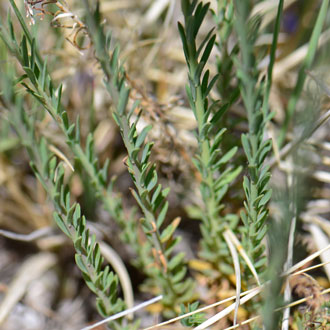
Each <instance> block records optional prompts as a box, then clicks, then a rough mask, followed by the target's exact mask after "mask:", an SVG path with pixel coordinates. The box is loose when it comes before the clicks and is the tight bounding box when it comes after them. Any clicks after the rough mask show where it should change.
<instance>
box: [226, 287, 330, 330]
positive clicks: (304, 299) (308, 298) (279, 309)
mask: <svg viewBox="0 0 330 330" xmlns="http://www.w3.org/2000/svg"><path fill="white" fill-rule="evenodd" d="M329 292H330V289H326V290H323V291H322V292H321V295H325V294H327V293H329ZM313 298H314V296H313V295H311V296H309V297H306V298H303V299H299V300H296V301H294V302H292V303H291V304H288V305H286V306H283V307H281V308H278V309H277V310H276V311H275V312H278V311H281V310H283V309H285V308H290V307H294V306H297V305H300V304H302V303H304V302H306V301H308V300H310V299H313ZM260 318H261V316H260V315H258V316H255V317H252V318H250V319H248V320H246V321H244V322H241V323H240V324H237V325H236V326H232V327H229V328H225V329H223V330H233V329H237V328H239V327H241V326H242V325H245V324H249V323H251V322H253V321H256V320H258V319H260Z"/></svg>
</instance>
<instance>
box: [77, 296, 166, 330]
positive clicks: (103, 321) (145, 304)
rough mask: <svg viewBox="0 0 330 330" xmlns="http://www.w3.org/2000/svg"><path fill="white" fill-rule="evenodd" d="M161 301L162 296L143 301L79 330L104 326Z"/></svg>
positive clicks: (89, 329)
mask: <svg viewBox="0 0 330 330" xmlns="http://www.w3.org/2000/svg"><path fill="white" fill-rule="evenodd" d="M162 299H163V296H157V297H155V298H152V299H150V300H148V301H145V302H144V303H142V304H140V305H137V306H135V307H133V308H130V309H127V310H125V311H122V312H120V313H117V314H115V315H112V316H110V317H108V318H106V319H104V320H102V321H100V322H97V323H95V324H93V325H91V326H88V327H85V328H83V329H81V330H91V329H95V328H96V327H98V326H100V325H102V324H104V323H108V322H111V321H113V320H116V319H119V318H121V317H124V316H126V315H130V314H132V313H134V312H136V311H137V310H139V309H142V308H145V307H147V306H149V305H151V304H154V303H156V302H157V301H159V300H162Z"/></svg>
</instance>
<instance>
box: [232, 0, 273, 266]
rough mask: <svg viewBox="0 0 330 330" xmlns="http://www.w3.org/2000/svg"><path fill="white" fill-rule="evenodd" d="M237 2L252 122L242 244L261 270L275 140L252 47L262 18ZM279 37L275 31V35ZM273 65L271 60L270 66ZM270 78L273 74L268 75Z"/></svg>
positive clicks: (240, 66)
mask: <svg viewBox="0 0 330 330" xmlns="http://www.w3.org/2000/svg"><path fill="white" fill-rule="evenodd" d="M234 4H235V11H236V16H235V17H236V19H235V30H236V33H237V35H238V44H239V47H240V53H241V55H240V57H239V58H236V59H235V66H236V67H237V76H238V78H239V87H240V91H241V95H242V99H243V102H244V106H245V109H246V112H247V119H248V124H249V132H248V133H246V134H242V145H243V149H244V152H245V155H246V158H247V161H248V176H244V180H243V189H244V193H245V197H246V201H245V202H244V207H245V212H241V219H242V221H243V224H244V226H243V227H242V228H241V230H242V233H243V246H244V247H245V249H246V251H247V253H248V255H249V256H250V258H251V260H252V262H253V264H254V266H255V268H256V270H257V272H262V271H264V270H265V266H266V259H265V258H264V257H263V255H264V251H265V246H264V244H263V243H262V241H263V238H264V237H265V235H266V233H267V226H266V223H265V222H266V219H267V216H268V208H267V204H268V202H269V200H270V198H271V189H270V188H269V180H270V173H269V168H268V167H267V166H265V165H264V161H265V159H266V157H267V155H268V153H269V152H270V151H271V149H272V143H271V140H269V139H265V125H266V124H267V122H268V121H269V120H270V118H271V115H270V114H269V113H268V104H267V102H268V97H265V93H267V90H266V88H265V85H264V83H263V82H258V81H259V72H258V68H257V61H256V57H255V54H254V51H253V47H254V44H255V41H256V38H257V36H258V25H259V18H258V17H253V18H251V19H249V8H248V2H245V1H234ZM276 38H277V35H276V34H275V35H274V39H275V40H276ZM274 45H276V42H275V44H273V46H274ZM273 65H274V63H273V62H271V63H270V66H273ZM269 72H271V71H269ZM267 79H271V77H269V76H268V77H267ZM263 102H266V104H265V103H263Z"/></svg>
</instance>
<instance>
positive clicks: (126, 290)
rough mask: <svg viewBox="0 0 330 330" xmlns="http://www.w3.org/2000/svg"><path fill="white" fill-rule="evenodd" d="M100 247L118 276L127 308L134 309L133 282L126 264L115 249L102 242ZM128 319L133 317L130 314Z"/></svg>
mask: <svg viewBox="0 0 330 330" xmlns="http://www.w3.org/2000/svg"><path fill="white" fill-rule="evenodd" d="M99 245H100V249H101V253H102V255H103V256H104V258H105V259H106V260H107V261H108V262H109V264H110V265H111V266H112V268H113V270H114V271H115V272H116V274H117V275H118V278H119V281H120V284H121V287H122V290H123V294H124V300H125V303H126V306H127V308H128V309H131V308H133V306H134V293H133V288H132V282H131V279H130V276H129V274H128V271H127V269H126V267H125V264H124V262H123V261H122V259H121V258H120V256H119V255H118V253H117V252H116V251H115V250H114V249H112V248H111V247H110V246H109V245H108V244H106V243H104V242H100V243H99ZM128 317H129V319H132V318H133V315H132V314H129V315H128Z"/></svg>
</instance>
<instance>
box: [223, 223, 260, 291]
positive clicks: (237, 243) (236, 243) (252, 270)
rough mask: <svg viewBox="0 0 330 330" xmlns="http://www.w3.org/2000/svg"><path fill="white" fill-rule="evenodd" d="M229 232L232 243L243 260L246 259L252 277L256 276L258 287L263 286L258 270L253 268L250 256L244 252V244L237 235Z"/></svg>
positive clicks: (228, 230)
mask: <svg viewBox="0 0 330 330" xmlns="http://www.w3.org/2000/svg"><path fill="white" fill-rule="evenodd" d="M227 232H228V236H229V237H230V239H231V240H232V242H233V243H234V245H235V247H236V249H237V251H238V252H239V254H240V255H241V256H242V258H243V259H244V261H245V262H246V264H247V266H248V267H249V269H250V271H251V273H252V275H253V276H254V278H255V279H256V281H257V284H258V285H261V282H260V279H259V276H258V273H257V271H256V269H255V268H254V266H253V263H252V261H251V259H250V258H249V256H248V255H247V253H246V251H245V250H244V248H243V246H242V244H241V243H240V241H239V240H238V239H237V237H236V235H235V234H234V233H233V232H232V230H230V229H227Z"/></svg>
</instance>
